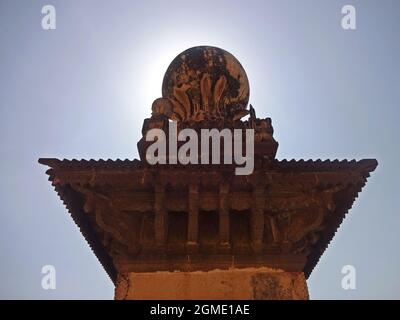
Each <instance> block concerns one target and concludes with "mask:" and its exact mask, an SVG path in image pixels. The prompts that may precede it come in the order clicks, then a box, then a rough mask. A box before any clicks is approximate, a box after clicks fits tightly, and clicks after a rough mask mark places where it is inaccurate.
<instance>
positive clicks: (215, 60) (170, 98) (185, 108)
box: [153, 46, 250, 121]
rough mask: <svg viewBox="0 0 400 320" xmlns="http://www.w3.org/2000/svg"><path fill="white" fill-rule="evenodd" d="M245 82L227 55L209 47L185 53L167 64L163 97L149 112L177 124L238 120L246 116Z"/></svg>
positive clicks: (236, 64) (246, 89)
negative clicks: (160, 114) (165, 117)
mask: <svg viewBox="0 0 400 320" xmlns="http://www.w3.org/2000/svg"><path fill="white" fill-rule="evenodd" d="M249 91H250V90H249V82H248V79H247V75H246V72H245V71H244V69H243V67H242V65H241V64H240V62H239V61H238V60H237V59H236V58H235V57H234V56H233V55H232V54H230V53H229V52H227V51H225V50H222V49H219V48H216V47H210V46H199V47H193V48H190V49H187V50H185V51H184V52H182V53H181V54H179V55H178V56H177V57H176V58H175V59H174V60H173V61H172V63H171V64H170V65H169V67H168V69H167V71H166V73H165V76H164V80H163V84H162V96H163V98H161V99H157V100H156V101H155V102H154V104H153V113H156V114H157V113H162V114H165V115H167V116H168V117H169V118H170V119H173V120H177V121H201V120H204V119H220V118H225V119H229V118H231V119H239V118H241V117H243V116H244V115H246V114H247V113H248V111H247V110H246V106H247V104H248V101H249Z"/></svg>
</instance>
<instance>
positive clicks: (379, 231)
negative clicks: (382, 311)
mask: <svg viewBox="0 0 400 320" xmlns="http://www.w3.org/2000/svg"><path fill="white" fill-rule="evenodd" d="M45 4H52V5H54V6H55V8H56V12H57V29H56V30H52V31H44V30H42V28H41V19H42V14H41V8H42V6H43V5H45ZM345 4H352V5H354V6H355V7H356V12H357V30H355V31H345V30H343V29H342V28H341V23H340V22H341V17H342V15H341V8H342V6H343V5H345ZM399 35H400V2H399V1H396V0H392V1H389V0H383V1H382V0H380V1H378V0H369V1H350V0H348V1H333V0H332V1H317V0H315V1H295V0H292V1H282V0H279V1H278V0H277V1H243V0H241V1H222V0H219V1H206V0H205V1H175V0H170V1H148V0H146V1H121V0H118V1H117V0H115V1H98V0H96V1H94V0H93V1H89V0H85V1H57V0H46V1H22V0H18V1H17V0H0V141H1V151H0V152H1V166H0V173H1V179H0V200H1V201H0V261H1V263H0V298H37V299H42V298H45V299H53V298H101V299H111V298H113V294H114V292H113V284H112V283H111V281H110V280H109V279H108V277H107V275H106V273H105V272H104V271H103V269H102V267H101V266H100V264H99V263H98V261H97V260H96V257H95V256H94V254H92V252H91V251H90V249H89V247H88V245H87V244H86V242H85V241H84V239H83V237H82V236H81V234H80V232H79V230H78V228H77V227H76V226H75V224H74V223H73V221H72V219H71V218H70V216H69V214H68V213H67V211H66V209H65V208H64V206H63V205H62V203H61V201H60V200H59V199H58V197H57V196H56V193H55V192H54V191H53V189H52V187H51V185H50V183H49V182H48V181H47V176H46V175H45V170H46V169H45V167H43V166H40V165H39V164H38V163H37V159H38V158H39V157H57V158H78V159H80V158H86V159H90V158H95V159H98V158H103V159H108V158H112V159H116V158H123V159H124V158H130V159H133V158H135V157H137V150H136V142H137V141H138V139H139V138H140V129H141V125H142V122H143V119H144V118H145V117H147V116H148V115H149V114H150V107H151V103H152V101H153V100H154V99H155V98H157V97H159V96H160V95H161V82H162V77H163V75H164V72H165V70H166V68H167V66H168V64H169V62H170V61H171V60H172V59H173V58H174V57H175V56H176V55H177V54H178V53H180V52H181V51H183V50H184V49H186V48H188V47H191V46H195V45H205V44H207V45H214V46H218V47H221V48H223V49H225V50H227V51H229V52H231V53H232V54H233V55H235V56H236V57H237V58H238V59H239V61H241V63H242V65H243V66H244V68H245V70H246V71H247V74H248V77H249V81H250V88H251V94H250V102H251V103H252V104H253V106H254V107H255V108H256V110H257V115H258V116H260V117H267V116H268V117H271V118H272V121H273V125H274V128H275V138H276V139H277V140H278V141H279V143H280V146H279V150H278V155H277V157H278V158H279V159H285V158H286V159H292V158H295V159H302V158H304V159H310V158H311V159H318V158H321V159H337V158H338V159H345V158H346V159H353V158H354V159H362V158H376V159H378V161H379V166H378V168H377V170H376V171H375V173H373V175H372V177H371V178H370V179H369V182H368V183H367V186H366V187H365V188H364V190H363V192H362V193H361V196H360V197H359V198H358V199H357V201H356V203H355V205H354V207H353V209H352V210H351V211H350V213H349V215H348V216H347V218H346V219H345V220H344V223H343V224H342V226H341V228H340V229H339V231H338V232H337V234H336V236H335V238H334V240H333V241H332V243H331V245H330V247H329V248H328V250H327V251H326V252H325V254H324V255H323V257H322V259H321V260H320V262H319V264H318V266H317V268H316V269H315V270H314V272H313V274H312V275H311V277H310V279H309V280H308V284H309V290H310V295H311V298H313V299H324V298H325V299H332V298H340V299H348V298H361V299H369V298H391V299H393V298H400V276H399V270H400V250H399V244H400V232H399V227H400V214H399V213H400V212H399V203H400V201H399V200H398V198H399V184H398V183H399V182H398V181H399V178H400V177H399V169H398V165H397V161H398V159H399V155H400V152H399V143H398V139H399V125H398V121H399V114H400V112H399V98H400V77H399V72H400V62H399V59H400V52H399V51H400V41H399ZM46 264H51V265H54V266H55V267H56V270H57V289H56V290H54V291H52V290H48V291H45V290H43V289H42V288H41V277H42V275H41V267H42V266H43V265H46ZM346 264H351V265H354V266H355V267H356V270H357V283H356V284H357V289H356V290H350V291H345V290H343V289H342V288H341V283H340V281H341V278H342V274H341V268H342V266H343V265H346Z"/></svg>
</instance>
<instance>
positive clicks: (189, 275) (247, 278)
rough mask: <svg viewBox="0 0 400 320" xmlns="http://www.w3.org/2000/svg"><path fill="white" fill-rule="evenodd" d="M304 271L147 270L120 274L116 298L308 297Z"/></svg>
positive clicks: (261, 269) (239, 298)
mask: <svg viewBox="0 0 400 320" xmlns="http://www.w3.org/2000/svg"><path fill="white" fill-rule="evenodd" d="M308 298H309V296H308V289H307V284H306V280H305V277H304V274H303V273H302V272H287V271H283V270H279V269H271V268H266V267H262V268H245V269H229V270H213V271H208V272H206V271H196V272H144V273H134V272H132V273H126V274H120V275H119V276H118V281H117V284H116V289H115V299H117V300H121V299H127V300H145V299H149V300H169V299H174V300H175V299H176V300H196V299H199V300H289V299H290V300H292V299H295V300H306V299H308Z"/></svg>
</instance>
